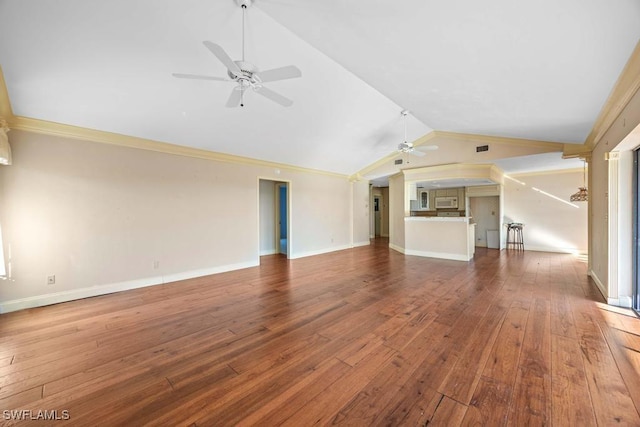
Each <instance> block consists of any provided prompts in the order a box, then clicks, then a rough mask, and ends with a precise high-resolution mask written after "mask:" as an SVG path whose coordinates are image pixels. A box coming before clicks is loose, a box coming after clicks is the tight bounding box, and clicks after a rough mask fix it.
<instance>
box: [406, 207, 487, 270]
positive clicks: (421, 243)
mask: <svg viewBox="0 0 640 427" xmlns="http://www.w3.org/2000/svg"><path fill="white" fill-rule="evenodd" d="M404 222H405V227H404V230H405V237H404V240H405V247H404V253H405V254H407V255H417V256H424V257H431V258H442V259H452V260H458V261H469V260H471V259H472V258H473V255H474V254H475V224H474V223H473V222H471V217H424V216H408V217H405V218H404Z"/></svg>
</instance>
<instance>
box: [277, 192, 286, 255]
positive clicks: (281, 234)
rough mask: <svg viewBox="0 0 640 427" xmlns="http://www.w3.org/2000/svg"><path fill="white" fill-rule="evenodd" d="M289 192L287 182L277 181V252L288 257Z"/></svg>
mask: <svg viewBox="0 0 640 427" xmlns="http://www.w3.org/2000/svg"><path fill="white" fill-rule="evenodd" d="M288 193H289V190H288V185H287V184H286V183H276V206H275V209H276V250H277V253H279V254H283V255H287V257H288V253H289V233H288V230H289V228H288V223H289V214H288V210H289V209H288V205H289V202H288V200H289V197H288Z"/></svg>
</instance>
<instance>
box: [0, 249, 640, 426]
mask: <svg viewBox="0 0 640 427" xmlns="http://www.w3.org/2000/svg"><path fill="white" fill-rule="evenodd" d="M387 245H388V241H386V240H384V239H382V240H380V239H379V240H376V241H374V242H373V244H372V245H371V246H368V247H361V248H356V249H352V250H347V251H340V252H335V253H331V254H326V255H320V256H315V257H309V258H303V259H299V260H292V261H289V260H286V259H283V258H282V257H281V256H269V257H264V258H263V259H262V265H261V266H260V267H257V268H249V269H245V270H240V271H235V272H230V273H225V274H219V275H214V276H208V277H204V278H199V279H193V280H186V281H183V282H177V283H172V284H168V285H162V286H155V287H150V288H145V289H139V290H134V291H128V292H122V293H118V294H112V295H106V296H102V297H96V298H90V299H86V300H82V301H74V302H70V303H65V304H58V305H54V306H50V307H43V308H39V309H32V310H25V311H22V312H16V313H9V314H5V315H1V316H0V410H1V411H2V415H1V416H2V418H1V419H0V424H7V425H11V424H15V423H16V421H15V420H8V419H6V418H8V417H11V416H14V417H22V418H25V417H26V418H29V419H27V420H26V421H24V420H23V421H22V422H20V423H19V424H26V425H29V424H33V425H52V424H55V425H79V426H83V425H86V426H94V425H127V426H130V425H158V426H165V425H185V426H187V425H191V426H194V425H195V426H208V425H220V426H230V425H242V426H249V425H261V426H271V425H291V426H308V425H315V424H321V425H365V426H368V425H427V424H428V425H429V426H436V425H446V426H453V425H486V426H500V425H510V426H511V425H513V426H536V425H555V426H567V425H576V426H589V425H601V426H609V425H635V426H640V416H639V410H640V320H639V319H637V318H636V317H635V316H634V315H632V313H630V312H629V311H628V310H624V309H616V308H614V307H609V306H607V305H606V304H603V303H602V302H603V299H602V297H601V296H600V294H599V293H598V291H597V289H596V287H595V286H594V285H593V283H592V282H591V281H590V279H589V278H588V277H587V275H586V264H585V263H584V262H583V261H581V260H579V259H577V258H576V257H574V256H571V255H563V254H549V253H538V252H515V251H501V252H500V251H496V250H482V249H480V250H478V252H477V254H476V256H475V258H474V260H473V261H472V262H469V263H465V262H456V261H444V260H435V259H429V258H419V257H411V256H403V255H401V254H399V253H397V252H394V251H391V250H389V249H388V247H387ZM13 410H15V411H22V410H26V411H31V412H6V411H13ZM54 410H55V411H57V413H55V414H54V415H57V416H58V417H59V418H62V417H63V415H65V414H68V417H69V419H68V420H59V421H43V420H41V419H39V420H37V419H36V420H32V419H30V418H38V417H39V416H40V417H42V416H45V415H46V416H51V415H52V412H47V413H46V414H45V413H43V412H39V411H54ZM63 411H67V412H63Z"/></svg>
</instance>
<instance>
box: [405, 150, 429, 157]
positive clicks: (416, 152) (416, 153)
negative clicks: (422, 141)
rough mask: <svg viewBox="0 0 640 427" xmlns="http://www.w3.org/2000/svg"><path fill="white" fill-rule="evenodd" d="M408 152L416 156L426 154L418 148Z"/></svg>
mask: <svg viewBox="0 0 640 427" xmlns="http://www.w3.org/2000/svg"><path fill="white" fill-rule="evenodd" d="M409 154H411V155H413V156H418V157H424V156H426V155H427V154H426V153H423V152H422V151H418V150H415V149H414V150H411V151H409Z"/></svg>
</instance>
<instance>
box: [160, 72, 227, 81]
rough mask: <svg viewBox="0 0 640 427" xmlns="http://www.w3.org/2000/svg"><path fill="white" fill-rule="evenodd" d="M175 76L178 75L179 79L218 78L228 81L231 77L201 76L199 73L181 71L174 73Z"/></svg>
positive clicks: (218, 79)
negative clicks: (183, 72) (182, 72)
mask: <svg viewBox="0 0 640 427" xmlns="http://www.w3.org/2000/svg"><path fill="white" fill-rule="evenodd" d="M171 75H172V76H173V77H177V78H179V79H193V80H217V81H220V82H227V81H229V79H225V78H224V77H214V76H201V75H199V74H181V73H172V74H171Z"/></svg>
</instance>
